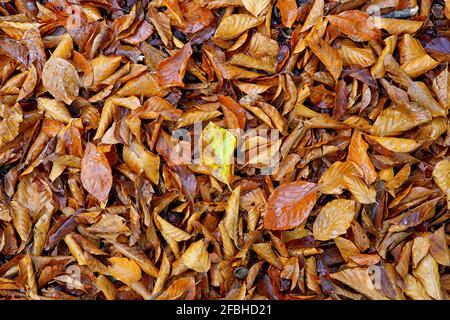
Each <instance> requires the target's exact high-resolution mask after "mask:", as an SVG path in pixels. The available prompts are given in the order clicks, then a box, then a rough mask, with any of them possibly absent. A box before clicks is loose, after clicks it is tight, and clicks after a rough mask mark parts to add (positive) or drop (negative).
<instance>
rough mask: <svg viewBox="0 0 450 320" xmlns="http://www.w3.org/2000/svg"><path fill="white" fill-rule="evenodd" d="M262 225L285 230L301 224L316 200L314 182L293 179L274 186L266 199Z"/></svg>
mask: <svg viewBox="0 0 450 320" xmlns="http://www.w3.org/2000/svg"><path fill="white" fill-rule="evenodd" d="M267 201H268V203H267V208H266V214H265V217H264V226H265V227H266V228H267V229H271V230H287V229H292V228H295V227H297V226H299V225H301V224H302V223H303V222H304V221H305V220H306V219H307V218H308V216H309V213H310V212H311V210H312V208H313V207H314V205H315V203H316V201H317V191H316V184H315V183H312V182H307V181H301V180H299V181H294V182H290V183H286V184H282V185H281V186H279V187H278V188H276V189H275V190H274V191H273V192H272V194H271V195H270V196H269V199H268V200H267Z"/></svg>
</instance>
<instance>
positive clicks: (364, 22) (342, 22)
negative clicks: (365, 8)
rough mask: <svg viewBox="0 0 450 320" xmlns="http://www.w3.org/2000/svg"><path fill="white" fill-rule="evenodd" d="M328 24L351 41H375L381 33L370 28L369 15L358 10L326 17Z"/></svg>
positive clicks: (379, 37)
mask: <svg viewBox="0 0 450 320" xmlns="http://www.w3.org/2000/svg"><path fill="white" fill-rule="evenodd" d="M327 18H328V21H330V24H331V25H333V26H335V27H336V28H338V29H339V30H340V31H341V32H342V33H344V34H345V35H347V36H348V37H349V38H350V39H352V40H353V41H358V42H362V41H371V40H373V41H377V40H380V39H381V31H380V30H377V29H373V28H371V26H370V24H369V15H368V14H367V13H365V12H362V11H359V10H349V11H344V12H341V13H339V14H337V15H330V16H328V17H327Z"/></svg>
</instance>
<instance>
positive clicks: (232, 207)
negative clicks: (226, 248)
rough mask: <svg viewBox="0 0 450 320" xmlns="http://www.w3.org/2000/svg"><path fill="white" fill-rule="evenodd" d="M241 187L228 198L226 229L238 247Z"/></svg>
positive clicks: (225, 219)
mask: <svg viewBox="0 0 450 320" xmlns="http://www.w3.org/2000/svg"><path fill="white" fill-rule="evenodd" d="M240 191H241V187H240V186H238V187H237V188H236V189H234V190H233V192H232V193H231V195H230V197H229V198H228V202H227V207H226V212H225V218H224V227H225V230H226V231H227V233H228V235H229V236H230V238H231V239H233V241H234V243H235V244H236V245H237V242H238V222H239V196H240Z"/></svg>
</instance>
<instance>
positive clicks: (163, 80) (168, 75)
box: [156, 43, 192, 88]
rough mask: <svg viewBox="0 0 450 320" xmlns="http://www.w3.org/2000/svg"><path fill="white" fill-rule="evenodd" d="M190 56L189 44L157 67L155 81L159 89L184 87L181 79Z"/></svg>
mask: <svg viewBox="0 0 450 320" xmlns="http://www.w3.org/2000/svg"><path fill="white" fill-rule="evenodd" d="M191 55H192V47H191V44H190V43H187V44H185V45H184V47H183V48H182V49H180V50H178V51H177V52H176V53H175V54H174V55H173V56H172V57H170V58H167V59H165V60H164V61H162V62H161V63H160V64H159V65H158V70H157V73H156V80H157V81H158V84H159V85H160V86H161V87H165V88H167V87H179V86H180V87H184V83H183V77H184V74H185V72H186V67H187V64H188V61H189V58H190V57H191Z"/></svg>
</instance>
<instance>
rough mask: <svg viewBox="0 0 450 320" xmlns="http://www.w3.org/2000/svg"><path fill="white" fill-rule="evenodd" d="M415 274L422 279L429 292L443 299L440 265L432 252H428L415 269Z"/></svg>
mask: <svg viewBox="0 0 450 320" xmlns="http://www.w3.org/2000/svg"><path fill="white" fill-rule="evenodd" d="M413 275H414V276H415V277H416V278H417V279H419V280H420V282H421V283H422V285H423V287H424V288H425V291H426V292H427V294H428V295H429V296H430V297H432V298H433V299H436V300H442V299H443V294H442V289H441V283H440V279H439V278H440V277H439V266H438V263H437V262H436V260H434V259H433V257H432V256H431V255H430V254H427V255H426V256H425V257H424V258H423V259H422V260H421V261H420V263H419V265H418V266H417V267H416V268H415V269H413Z"/></svg>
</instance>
